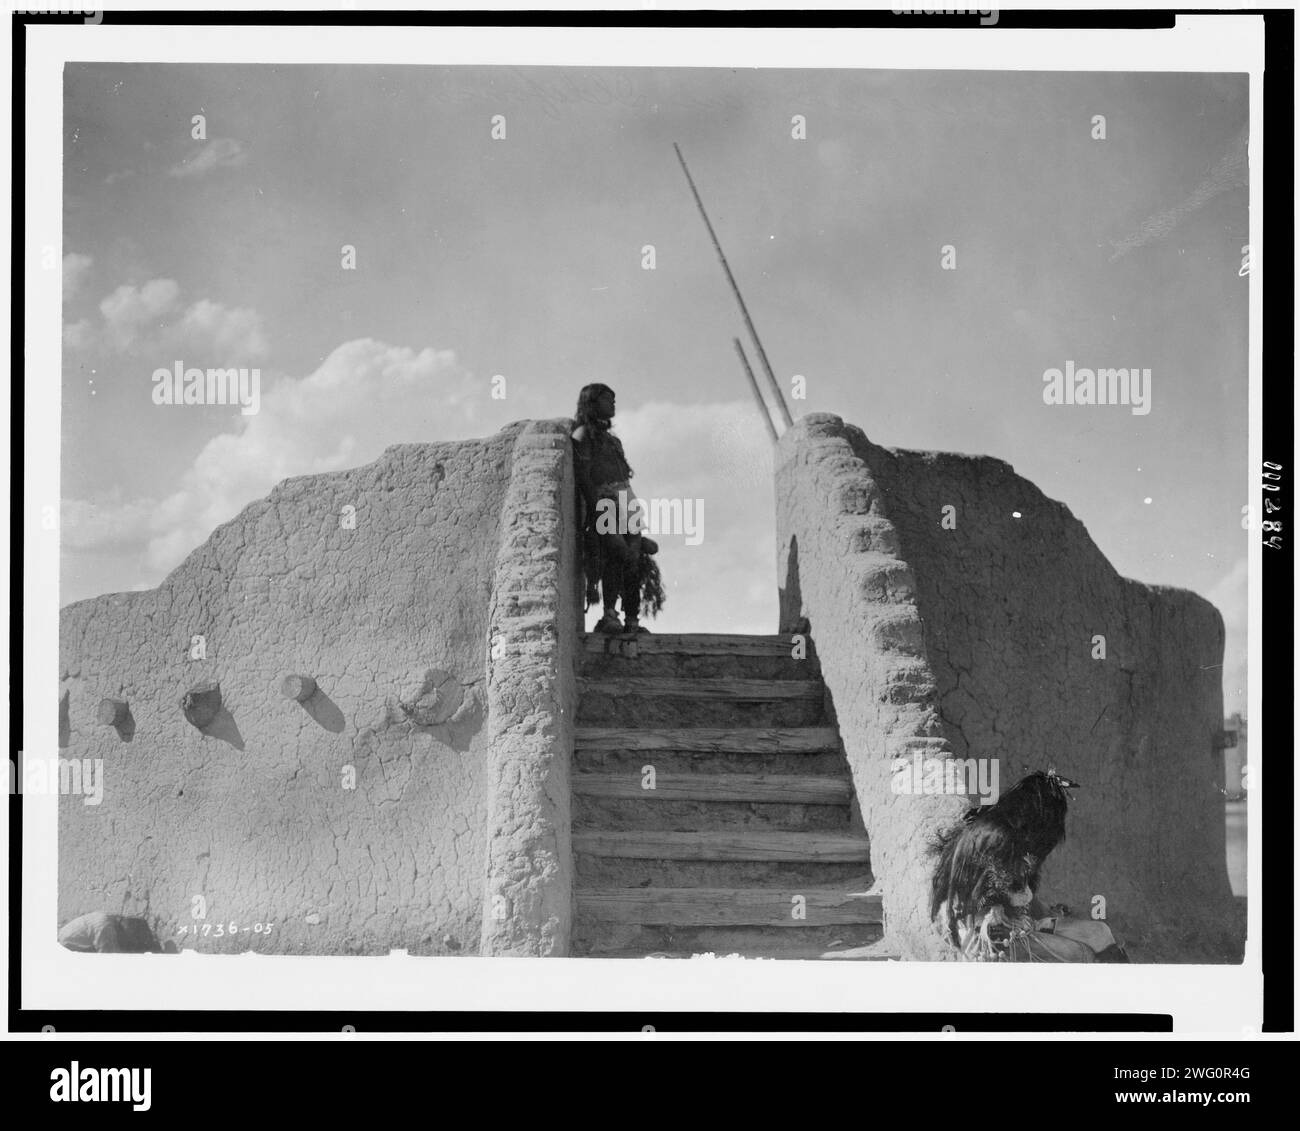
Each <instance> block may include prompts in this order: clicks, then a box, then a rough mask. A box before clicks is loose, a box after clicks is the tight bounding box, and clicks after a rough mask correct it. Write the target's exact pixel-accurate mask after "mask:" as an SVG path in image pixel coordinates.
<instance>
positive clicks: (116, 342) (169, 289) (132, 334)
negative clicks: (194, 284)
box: [99, 279, 181, 349]
mask: <svg viewBox="0 0 1300 1131" xmlns="http://www.w3.org/2000/svg"><path fill="white" fill-rule="evenodd" d="M180 291H181V289H180V287H179V286H178V285H177V283H176V280H175V279H150V280H149V281H148V282H147V283H145V284H144V286H142V287H133V286H131V284H129V283H124V284H123V285H122V286H120V287H118V288H117V290H115V291H114V292H113V293H112V294H110V295H109V296H108V297H107V298H105V299H104V300H103V301H102V302H101V303H100V304H99V313H100V314H101V315H102V316H103V319H104V332H105V334H106V336H107V339H108V341H109V342H110V343H111V344H112V345H113V346H114V348H116V349H128V348H129V347H130V346H131V345H132V344H133V343H134V342H135V341H136V339H137V338H138V337H139V336H140V334H141V332H142V331H143V330H145V329H146V328H147V327H154V328H157V327H158V326H159V325H160V323H161V322H162V321H163V317H164V315H167V314H169V313H170V312H171V311H173V310H174V309H175V308H176V305H177V299H178V297H179V295H180Z"/></svg>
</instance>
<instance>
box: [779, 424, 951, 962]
mask: <svg viewBox="0 0 1300 1131" xmlns="http://www.w3.org/2000/svg"><path fill="white" fill-rule="evenodd" d="M776 510H777V517H776V524H777V546H778V560H777V569H778V577H780V578H781V579H783V580H782V584H781V631H782V632H792V631H796V630H799V629H801V628H803V627H804V626H803V625H801V623H800V621H801V620H802V619H804V618H806V619H807V621H808V622H809V623H810V625H811V631H812V637H813V639H814V640H815V641H816V645H817V654H818V658H819V661H820V663H821V667H822V678H823V679H824V680H825V682H826V687H827V689H828V690H829V691H830V693H831V699H832V702H833V705H834V709H835V719H836V723H837V724H838V726H839V729H840V737H841V739H842V740H843V743H844V750H845V754H846V755H847V757H848V761H849V766H850V769H851V770H852V773H853V783H854V786H855V789H856V791H857V797H858V804H859V806H860V809H861V812H862V819H863V823H864V824H865V825H866V828H867V834H868V836H869V837H870V840H871V869H872V872H873V874H874V875H875V878H876V887H877V888H878V889H879V890H880V892H881V896H882V907H883V910H884V917H885V931H886V936H885V946H886V947H887V948H889V949H894V950H897V951H899V952H901V953H902V954H904V955H905V956H907V957H911V958H938V957H942V956H943V953H944V951H943V948H942V947H941V945H940V940H939V938H938V936H937V934H936V933H935V931H934V930H933V928H932V927H931V925H930V922H929V914H928V911H927V909H926V907H925V902H926V900H927V899H928V895H929V892H928V883H929V864H928V862H927V859H926V851H925V850H926V845H927V843H928V841H929V840H930V838H931V837H932V836H933V835H934V833H935V832H936V831H937V830H938V829H939V828H941V827H943V826H944V825H947V824H949V823H951V822H952V821H953V820H954V819H956V817H957V815H958V814H959V813H961V812H962V811H963V810H964V809H965V807H966V806H965V803H964V802H963V801H962V800H961V799H960V798H954V797H914V796H901V795H897V794H894V793H893V792H891V790H890V765H891V762H892V761H893V759H894V758H896V757H911V756H912V752H913V751H920V752H922V753H923V754H924V755H925V756H927V757H941V756H944V755H945V754H946V753H947V752H948V749H949V748H948V744H947V743H946V741H945V739H944V731H943V727H942V725H941V723H940V718H939V711H938V703H937V699H936V695H937V679H936V676H935V673H934V671H933V670H932V668H931V666H930V664H929V662H928V661H927V658H926V655H925V649H924V645H923V641H922V628H921V616H920V612H919V611H918V609H917V606H916V601H915V591H916V579H915V577H914V574H913V571H912V568H911V566H910V565H909V563H908V562H907V561H906V560H905V558H904V554H903V551H902V548H901V540H900V538H899V534H898V532H897V531H896V530H895V528H894V526H893V524H892V523H891V522H890V521H889V518H888V516H887V512H886V510H885V508H884V505H883V500H882V498H881V496H880V492H879V491H878V490H877V489H876V487H875V485H874V483H873V482H872V479H871V477H870V475H869V474H868V473H867V470H866V468H865V467H864V465H863V463H862V461H861V460H860V459H858V458H857V457H856V456H855V455H854V454H853V450H852V448H851V447H850V445H849V443H848V441H847V439H846V438H845V429H844V427H843V425H842V423H841V422H840V419H839V417H837V416H830V415H828V414H824V413H813V414H809V415H807V416H804V417H802V418H801V419H800V420H799V421H798V422H796V424H795V426H794V427H793V428H791V429H789V430H787V431H786V433H785V434H784V435H783V436H782V437H781V441H780V444H779V445H778V449H777V458H776Z"/></svg>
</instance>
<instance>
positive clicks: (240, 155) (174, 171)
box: [167, 137, 248, 177]
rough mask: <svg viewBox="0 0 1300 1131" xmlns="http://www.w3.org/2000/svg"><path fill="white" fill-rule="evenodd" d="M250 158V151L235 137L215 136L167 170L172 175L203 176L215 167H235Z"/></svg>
mask: <svg viewBox="0 0 1300 1131" xmlns="http://www.w3.org/2000/svg"><path fill="white" fill-rule="evenodd" d="M247 160H248V153H247V152H246V151H245V149H244V147H243V146H242V145H241V144H240V143H239V142H237V141H236V140H235V139H234V138H233V137H214V138H213V139H212V140H211V141H207V142H204V143H203V147H202V148H201V149H200V150H199V151H198V152H197V153H195V154H194V156H192V157H190V158H187V159H186V160H184V161H182V162H181V163H180V164H179V165H173V166H172V167H171V168H170V169H168V170H167V174H168V176H172V177H201V176H203V175H204V174H206V173H211V172H212V171H213V170H215V169H233V168H235V167H236V166H239V165H242V164H243V163H244V162H245V161H247Z"/></svg>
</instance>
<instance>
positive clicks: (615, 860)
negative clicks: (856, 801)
mask: <svg viewBox="0 0 1300 1131" xmlns="http://www.w3.org/2000/svg"><path fill="white" fill-rule="evenodd" d="M579 831H580V830H579ZM575 835H576V834H575ZM841 835H843V834H842V833H841ZM573 880H574V886H575V888H576V889H577V890H582V889H583V888H637V887H655V888H689V887H701V888H790V889H791V890H793V891H799V890H801V889H802V888H805V887H808V888H824V887H829V886H831V885H834V886H836V887H840V888H842V889H843V890H844V891H869V890H870V888H871V885H872V883H873V880H872V876H871V870H870V868H869V867H868V866H867V865H864V864H863V863H862V862H861V861H860V860H856V861H851V862H842V863H835V864H828V863H826V862H825V861H824V860H814V861H791V860H664V859H645V858H637V857H635V856H588V855H586V854H584V853H581V852H579V853H577V855H576V856H575V857H574V861H573Z"/></svg>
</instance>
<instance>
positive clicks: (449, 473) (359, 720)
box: [59, 422, 572, 954]
mask: <svg viewBox="0 0 1300 1131" xmlns="http://www.w3.org/2000/svg"><path fill="white" fill-rule="evenodd" d="M529 427H533V428H536V427H538V426H529V425H527V423H526V422H518V423H516V424H512V425H509V426H508V427H507V428H505V429H503V430H502V431H501V432H499V433H498V434H496V435H495V436H491V437H488V438H486V439H482V440H472V441H465V442H458V443H432V444H405V445H399V446H396V447H393V448H390V449H388V450H387V451H386V452H385V453H384V455H383V456H382V457H381V458H380V459H378V460H377V461H375V462H374V463H372V464H369V465H367V466H365V467H359V468H355V469H352V470H349V471H342V472H337V473H332V474H326V475H313V476H306V477H302V478H297V479H291V480H287V481H286V482H284V483H282V484H280V485H279V486H278V487H276V488H275V490H274V491H272V493H271V494H270V496H269V497H268V498H267V499H265V500H263V501H261V502H257V503H254V504H253V505H251V506H249V507H248V508H246V509H245V510H244V511H243V512H242V513H241V514H240V515H239V516H237V517H236V518H235V519H234V520H232V521H231V522H228V523H226V524H225V525H223V526H221V527H219V528H218V529H217V530H216V531H215V532H214V533H213V535H212V536H211V538H209V540H208V541H207V543H206V544H205V545H203V546H202V547H200V548H199V549H198V550H196V551H195V552H194V553H193V554H191V555H190V557H189V558H187V559H186V560H185V562H183V563H182V564H181V565H180V566H179V567H177V569H176V570H175V571H173V573H172V574H171V575H170V576H169V577H168V578H167V579H166V580H165V581H164V582H163V583H162V584H161V585H160V586H159V587H158V588H157V589H154V590H150V591H147V592H139V593H119V594H111V595H108V596H104V597H99V598H95V599H93V600H88V601H81V602H78V603H76V604H73V605H71V606H69V607H67V608H66V609H64V610H62V614H61V624H60V654H61V668H62V673H61V674H62V682H61V686H60V694H61V695H64V696H66V705H67V724H66V742H67V746H66V748H65V749H61V750H60V751H59V754H60V756H61V757H65V758H74V757H75V758H92V759H93V758H102V759H103V761H104V776H105V792H104V798H103V802H102V804H100V805H98V806H86V805H83V804H82V801H81V799H80V798H78V797H75V796H68V797H63V798H61V799H60V813H59V885H60V887H59V919H60V922H64V921H66V920H67V919H69V918H72V917H74V916H77V915H80V914H83V913H84V912H87V911H92V910H107V911H113V912H123V913H126V914H129V915H142V916H144V917H146V918H148V919H149V920H150V921H151V922H152V923H154V924H155V926H156V928H157V930H158V932H159V934H160V937H162V938H164V939H168V938H176V939H178V940H179V941H181V943H182V944H183V945H185V946H195V947H197V948H198V949H201V950H204V951H242V950H247V949H257V950H259V951H263V952H266V953H278V954H285V953H302V954H341V953H386V952H387V951H388V950H389V949H392V948H406V949H408V950H410V951H411V952H412V953H413V954H414V953H423V954H429V953H432V954H474V953H477V952H478V950H479V948H480V945H482V941H483V934H484V928H483V921H484V878H485V876H486V875H487V871H488V851H487V849H488V844H489V840H490V839H491V837H492V835H493V830H492V828H491V826H490V823H489V822H490V820H491V818H490V815H489V811H490V808H491V806H492V804H493V798H494V796H495V795H494V794H493V792H492V789H491V787H492V784H493V767H494V765H495V763H494V758H493V752H492V749H491V744H492V736H493V733H499V732H500V731H501V729H502V728H503V726H504V727H505V729H508V726H506V725H505V724H501V723H500V722H499V720H497V719H496V718H489V708H490V706H491V705H493V703H494V696H493V689H492V686H491V684H490V682H489V679H490V675H491V674H492V673H490V671H489V648H488V639H489V613H490V610H492V609H493V608H500V607H501V606H502V603H503V601H504V600H505V598H502V597H500V596H499V595H498V596H497V597H495V598H494V593H493V588H494V585H496V584H498V583H499V582H500V581H501V580H502V573H501V557H502V546H503V539H504V538H506V537H507V536H509V537H513V535H512V534H511V535H508V534H507V531H505V530H503V518H504V517H505V514H506V504H507V495H508V494H509V493H510V492H512V491H514V490H517V489H516V487H515V485H514V484H513V483H512V472H513V471H514V470H515V465H516V459H517V454H518V453H517V452H516V444H517V441H519V440H520V439H521V437H522V436H523V435H524V433H525V432H526V430H527V429H528V428H529ZM542 427H545V426H542ZM531 442H534V441H530V443H531ZM534 458H535V457H534V456H532V455H529V456H527V457H526V459H525V462H527V461H528V460H532V459H534ZM566 458H567V447H566V448H565V449H564V458H560V459H559V460H555V459H552V460H551V463H550V466H549V471H548V472H547V474H549V475H550V476H551V477H552V479H553V484H552V494H553V495H554V497H555V498H556V499H557V500H560V499H563V498H564V497H565V491H566V490H567V492H568V494H569V495H571V493H572V488H571V486H569V487H567V488H565V487H564V484H565V483H566V482H568V483H571V479H569V480H566V479H565V478H564V477H565V475H566V474H570V475H571V472H568V471H567V464H566V462H565V459H566ZM536 470H537V469H536V468H535V467H532V468H530V472H529V478H530V481H531V480H535V479H536ZM535 485H536V484H535V483H534V486H535ZM346 506H350V507H353V508H355V524H354V525H352V526H351V528H349V520H350V515H349V516H347V517H345V516H344V512H343V508H344V507H346ZM561 541H563V540H561ZM570 568H571V567H570ZM507 573H508V571H507ZM570 589H571V587H570ZM556 604H557V607H562V602H559V601H557V602H556ZM539 612H544V610H539ZM567 623H572V617H571V616H570V621H569V622H567ZM195 635H202V636H203V637H204V645H205V655H204V656H203V658H197V659H193V658H191V651H192V638H193V637H194V636H195ZM549 658H550V661H551V662H554V663H558V662H560V660H561V659H562V656H561V655H559V654H552V655H550V657H549ZM295 674H300V675H308V676H311V677H312V678H313V679H314V680H315V682H316V684H317V691H316V694H315V695H313V696H311V697H310V698H308V699H306V700H305V701H304V702H302V703H300V702H297V701H294V700H293V699H288V698H285V697H283V696H282V694H281V690H280V688H281V681H282V680H283V679H284V678H285V677H286V676H288V675H295ZM208 681H213V682H217V683H219V685H220V692H221V702H222V709H221V713H220V714H219V715H218V716H217V717H216V718H215V719H214V720H213V721H212V722H211V723H208V724H206V725H205V726H204V728H203V729H202V730H199V729H196V727H195V726H194V725H192V724H191V722H189V721H187V719H186V717H185V716H184V714H183V713H182V709H181V705H180V703H181V699H182V696H183V695H184V694H185V693H186V691H187V690H189V689H191V688H193V687H195V686H196V685H199V684H202V683H205V682H208ZM532 694H533V689H526V690H524V691H523V694H522V697H521V699H520V704H519V705H522V703H523V700H526V699H527V698H528V696H529V695H532ZM548 695H549V693H544V692H538V693H537V696H536V697H537V699H538V705H537V708H536V714H537V715H539V716H545V714H546V712H547V710H549V709H550V708H549V707H548V706H547V703H548V702H550V699H548ZM104 697H110V698H115V699H120V700H124V701H126V702H127V703H128V705H129V711H130V714H129V716H128V718H127V719H126V720H125V721H124V723H123V724H121V725H118V726H113V725H102V724H100V723H98V722H97V721H96V706H97V704H98V703H99V701H100V700H101V699H102V698H104ZM557 702H558V700H557ZM495 706H496V707H497V709H498V710H500V709H501V708H502V704H501V703H500V702H496V703H495ZM557 740H558V741H563V736H562V734H560V735H558V736H557ZM564 762H565V765H566V767H567V758H566V759H564ZM554 785H555V783H553V782H552V783H550V786H549V787H548V788H553V787H554ZM566 803H567V797H566ZM561 816H563V815H561ZM565 836H566V837H567V828H566V829H565ZM555 851H556V857H557V859H559V858H562V857H563V855H564V852H565V851H567V848H566V847H565V846H563V845H558V846H557V848H556V850H555ZM498 855H499V856H500V854H498ZM507 856H508V854H507ZM507 866H509V865H508V862H507ZM557 867H558V865H557ZM553 871H554V870H553ZM565 883H566V881H565V880H564V876H563V875H560V876H559V884H558V888H559V890H561V891H562V894H561V895H560V896H559V897H558V902H559V903H561V904H567V902H568V900H569V895H568V891H567V887H566V886H565ZM542 887H543V888H545V887H546V885H542ZM552 887H553V888H554V885H552ZM195 896H202V897H203V899H204V901H205V903H206V913H207V921H208V922H210V923H212V924H214V926H213V928H212V930H213V932H215V930H216V927H215V924H217V923H225V924H229V923H230V922H232V921H234V922H236V923H237V924H238V925H239V926H240V927H244V926H251V925H252V924H254V923H267V922H270V923H273V924H274V931H273V934H272V935H271V936H270V937H269V938H265V937H263V938H259V937H257V936H254V935H251V934H249V933H241V934H240V936H239V937H238V938H237V940H235V941H232V940H231V939H230V938H229V937H226V938H222V939H217V938H215V937H214V935H213V934H212V933H210V934H209V935H208V936H207V937H200V938H198V939H197V940H196V939H194V938H193V936H192V935H189V934H187V935H179V936H178V934H177V932H178V929H179V927H180V926H182V925H192V923H193V920H192V918H191V907H192V901H193V898H194V897H195ZM556 902H557V897H556V896H555V895H554V890H552V891H551V892H550V893H549V894H548V895H547V899H546V907H547V909H548V910H547V915H548V916H550V914H551V913H550V911H549V906H550V904H552V903H556ZM521 914H524V915H526V914H527V909H524V910H523V911H521ZM555 918H556V920H557V922H560V921H562V920H563V919H564V916H563V914H558V915H557V916H555ZM549 930H550V932H551V934H552V935H555V934H556V933H557V932H559V933H560V934H561V935H562V934H563V930H567V926H566V927H563V929H561V928H559V927H557V926H556V924H555V923H552V924H551V926H550V928H549Z"/></svg>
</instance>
